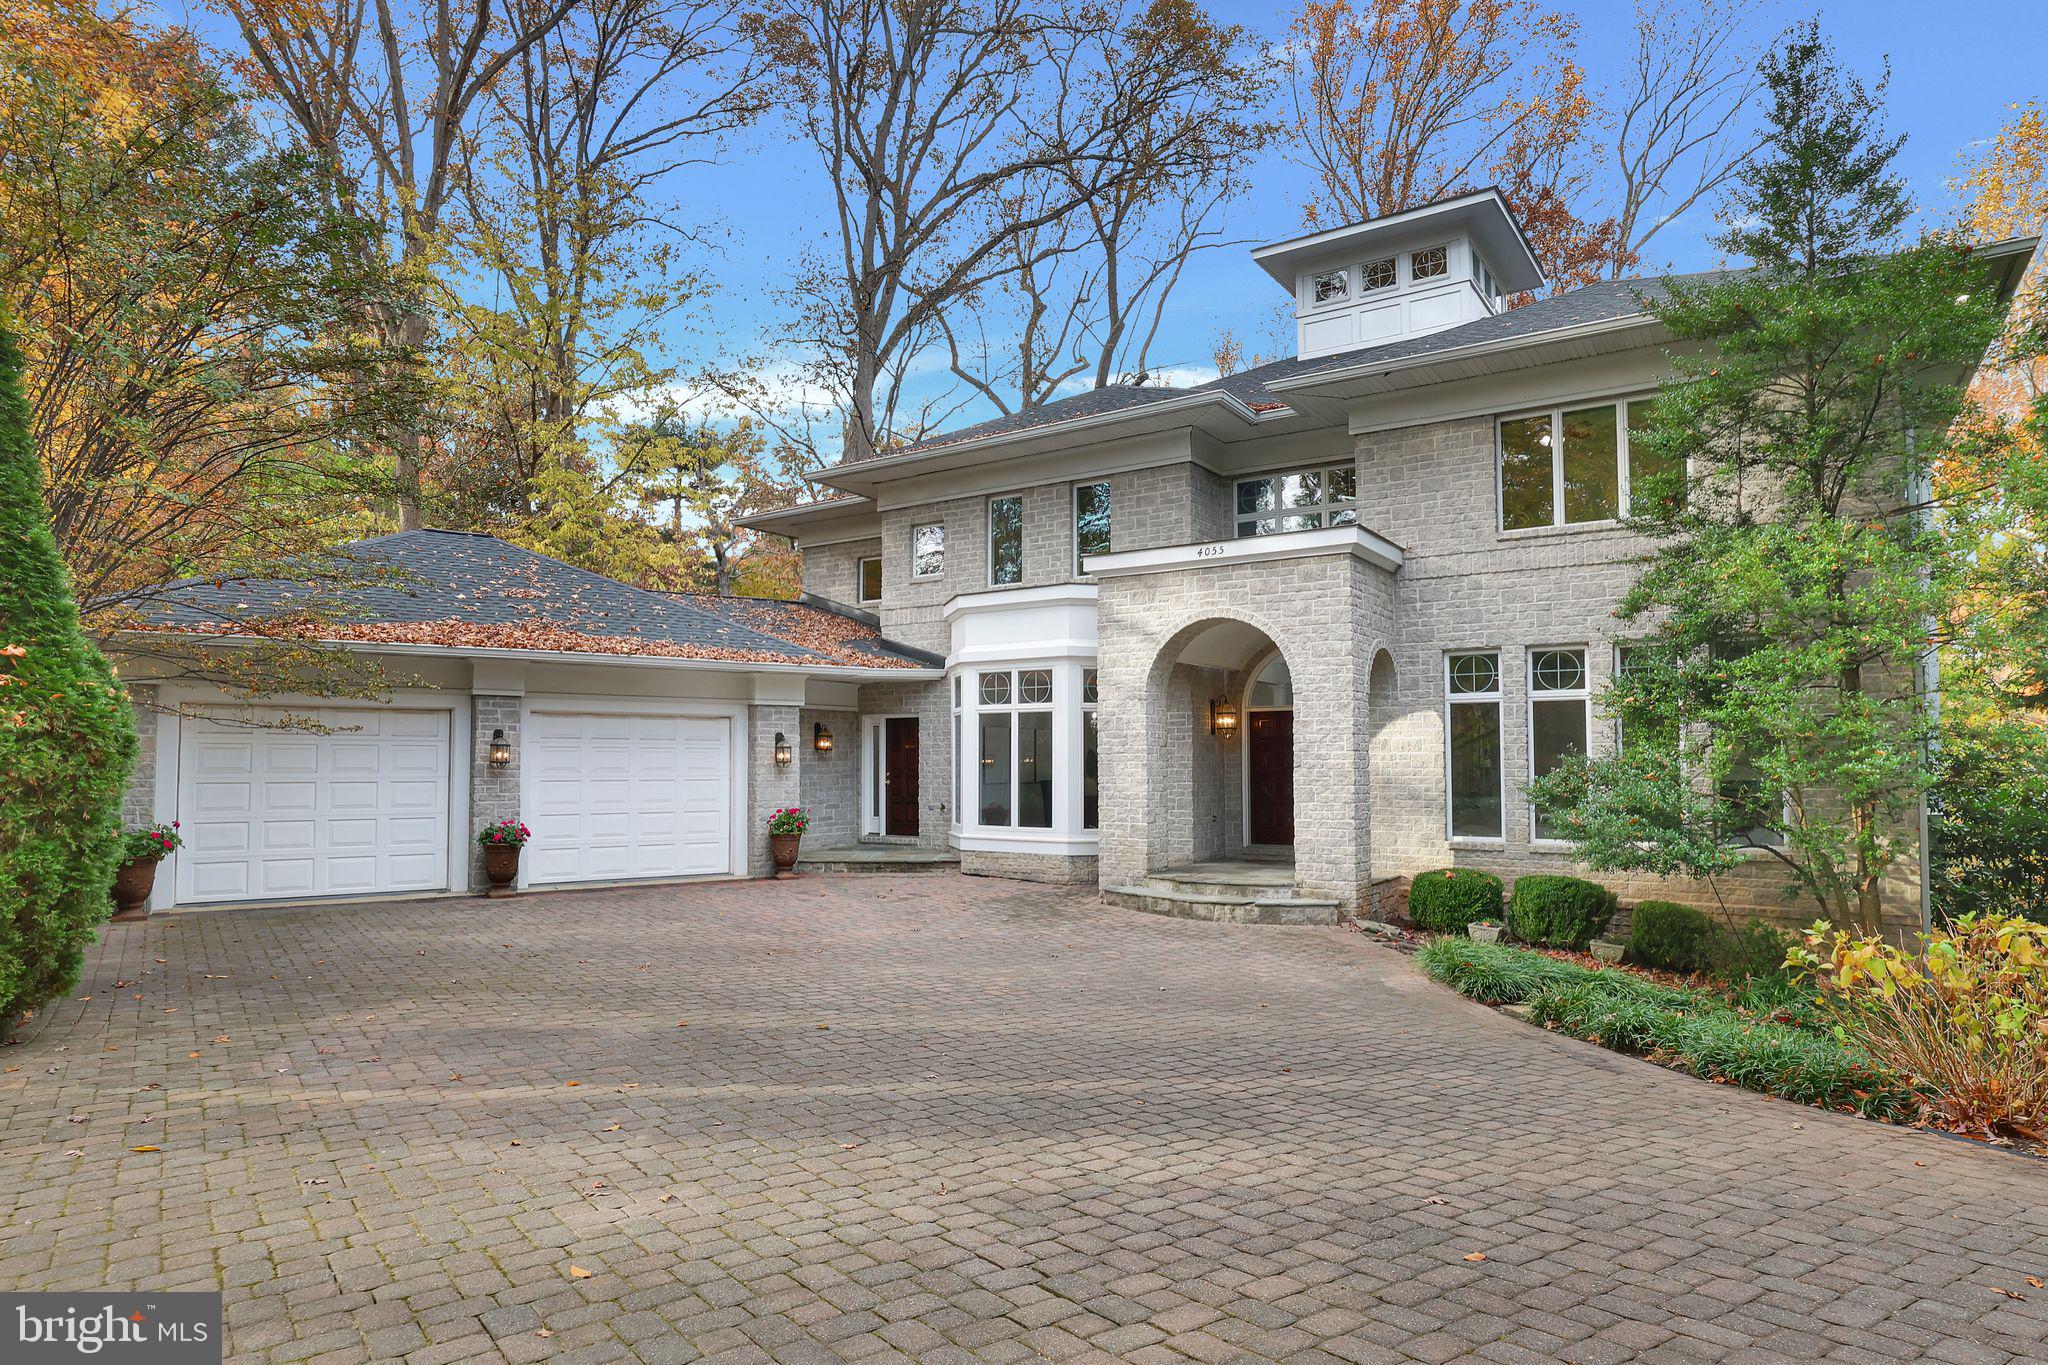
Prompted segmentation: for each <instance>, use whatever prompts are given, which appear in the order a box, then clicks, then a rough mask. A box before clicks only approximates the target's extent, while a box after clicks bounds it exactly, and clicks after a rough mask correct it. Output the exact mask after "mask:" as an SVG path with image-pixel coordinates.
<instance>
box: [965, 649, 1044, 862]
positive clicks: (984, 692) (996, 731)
mask: <svg viewBox="0 0 2048 1365" xmlns="http://www.w3.org/2000/svg"><path fill="white" fill-rule="evenodd" d="M977 687H978V696H979V698H980V709H979V712H978V714H977V717H976V719H977V721H978V726H977V729H978V731H979V742H978V749H977V758H978V759H979V761H980V774H979V781H978V784H977V787H978V790H977V799H976V805H977V809H978V812H979V818H978V821H977V823H979V824H980V825H982V826H983V827H984V828H988V827H1003V828H1016V829H1051V828H1052V812H1053V788H1052V784H1053V752H1052V751H1053V723H1052V722H1053V713H1052V670H1051V669H1049V668H1022V669H1017V670H1015V671H1014V672H1012V671H1009V670H1005V671H1002V672H987V673H982V674H981V675H980V676H979V678H978V679H977Z"/></svg>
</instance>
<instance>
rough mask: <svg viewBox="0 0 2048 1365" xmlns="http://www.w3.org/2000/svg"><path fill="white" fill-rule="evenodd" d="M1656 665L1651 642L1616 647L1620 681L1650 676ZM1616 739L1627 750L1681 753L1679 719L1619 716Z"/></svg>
mask: <svg viewBox="0 0 2048 1365" xmlns="http://www.w3.org/2000/svg"><path fill="white" fill-rule="evenodd" d="M1655 665H1656V655H1655V654H1654V653H1653V652H1652V651H1651V649H1650V647H1649V646H1647V645H1616V646H1615V647H1614V677H1615V681H1616V682H1618V683H1627V682H1630V681H1632V680H1637V679H1641V678H1643V677H1644V676H1646V675H1648V674H1649V673H1650V672H1651V670H1652V669H1653V668H1654V667H1655ZM1614 742H1615V745H1616V747H1617V748H1619V749H1620V750H1621V751H1622V752H1624V753H1629V752H1636V753H1643V752H1659V751H1661V752H1663V753H1667V754H1676V753H1677V752H1678V724H1677V722H1676V721H1675V720H1669V719H1663V718H1660V719H1657V720H1654V721H1653V720H1651V719H1649V718H1647V717H1643V716H1640V715H1638V716H1633V717H1631V716H1619V717H1617V718H1616V719H1615V723H1614Z"/></svg>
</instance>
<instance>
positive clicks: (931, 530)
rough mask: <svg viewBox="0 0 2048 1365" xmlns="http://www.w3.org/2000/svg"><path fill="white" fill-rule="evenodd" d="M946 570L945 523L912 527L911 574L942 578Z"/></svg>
mask: <svg viewBox="0 0 2048 1365" xmlns="http://www.w3.org/2000/svg"><path fill="white" fill-rule="evenodd" d="M945 572H946V528H945V525H944V524H943V523H934V524H933V525H929V526H913V527H911V528H910V576H911V577H912V578H940V577H943V576H944V575H945Z"/></svg>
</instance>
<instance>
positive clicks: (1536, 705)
mask: <svg viewBox="0 0 2048 1365" xmlns="http://www.w3.org/2000/svg"><path fill="white" fill-rule="evenodd" d="M1591 698H1592V693H1591V691H1589V690H1588V688H1587V686H1586V651H1585V650H1583V649H1538V650H1534V651H1532V652H1531V653H1530V655H1529V774H1530V776H1532V777H1542V776H1545V775H1546V774H1548V773H1552V772H1555V771H1557V769H1558V768H1559V766H1561V765H1562V764H1563V763H1564V761H1565V759H1566V758H1568V757H1570V756H1571V755H1573V754H1584V753H1585V752H1586V727H1587V723H1588V720H1589V718H1590V716H1591V713H1592V700H1591ZM1530 819H1531V820H1532V822H1533V824H1532V826H1531V832H1532V833H1533V834H1534V836H1535V837H1536V838H1538V839H1555V838H1556V837H1557V831H1556V830H1555V829H1554V828H1552V827H1551V825H1550V822H1549V821H1547V820H1545V819H1544V818H1543V816H1542V814H1541V812H1534V811H1532V812H1531V814H1530Z"/></svg>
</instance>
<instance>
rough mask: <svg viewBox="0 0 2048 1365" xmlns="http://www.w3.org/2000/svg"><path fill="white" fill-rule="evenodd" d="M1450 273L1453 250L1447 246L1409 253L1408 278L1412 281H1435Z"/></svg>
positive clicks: (1426, 248)
mask: <svg viewBox="0 0 2048 1365" xmlns="http://www.w3.org/2000/svg"><path fill="white" fill-rule="evenodd" d="M1450 273H1451V249H1450V248H1449V247H1447V246H1432V247H1425V248H1423V249H1422V250H1421V251H1411V252H1409V253H1408V278H1409V279H1411V280H1433V279H1435V278H1436V277H1437V276H1439V275H1448V274H1450Z"/></svg>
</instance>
